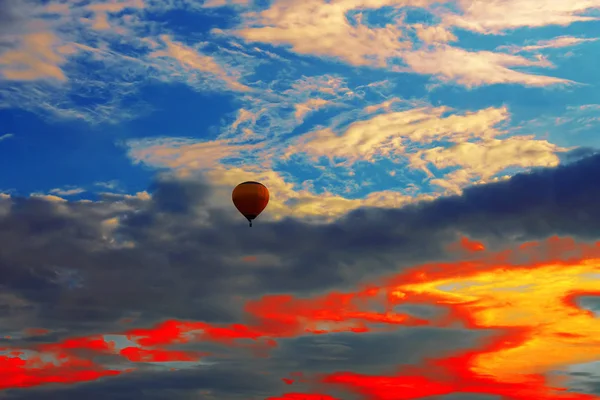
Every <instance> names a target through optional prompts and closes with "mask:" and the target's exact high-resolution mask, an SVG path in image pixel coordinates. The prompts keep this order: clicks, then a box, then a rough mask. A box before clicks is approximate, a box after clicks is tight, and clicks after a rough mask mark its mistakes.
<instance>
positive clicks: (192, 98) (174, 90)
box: [111, 83, 237, 140]
mask: <svg viewBox="0 0 600 400" xmlns="http://www.w3.org/2000/svg"><path fill="white" fill-rule="evenodd" d="M139 96H140V97H141V98H143V99H144V100H145V101H146V102H147V103H148V104H149V106H150V107H151V108H152V113H151V114H149V115H147V116H145V117H144V118H140V119H135V120H132V121H124V122H122V123H120V124H119V125H117V126H115V127H114V128H111V130H112V131H113V132H114V133H115V134H116V135H117V136H118V137H119V138H121V139H122V140H130V139H142V138H153V137H164V136H174V137H186V138H194V139H203V140H207V139H212V138H214V137H215V136H217V135H218V133H219V129H220V126H221V124H222V121H223V118H224V117H225V115H227V114H229V113H233V112H234V111H236V110H237V107H236V105H235V104H233V102H232V100H233V95H232V94H228V93H215V92H204V93H202V92H198V91H195V90H194V89H192V88H191V87H189V86H187V85H185V84H179V83H171V84H164V83H156V84H151V85H147V86H145V87H143V88H141V89H140V91H139Z"/></svg>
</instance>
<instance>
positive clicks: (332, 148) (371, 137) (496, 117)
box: [285, 107, 509, 163]
mask: <svg viewBox="0 0 600 400" xmlns="http://www.w3.org/2000/svg"><path fill="white" fill-rule="evenodd" d="M448 111H449V109H448V108H446V107H437V108H433V107H422V108H415V109H410V110H407V111H398V112H391V113H387V114H380V115H377V116H375V117H373V118H371V119H368V120H365V121H358V122H354V123H352V124H350V126H349V127H348V128H347V129H346V130H345V132H343V133H342V134H339V135H338V134H336V133H335V132H333V131H332V130H331V129H330V128H326V129H322V130H319V131H315V132H311V133H308V134H306V135H303V136H302V137H301V138H299V139H297V140H296V141H295V143H294V144H292V145H291V146H289V147H288V148H287V149H286V151H285V157H289V156H290V155H292V154H297V153H305V154H307V155H308V156H309V157H311V158H312V159H318V158H320V157H328V158H330V159H333V158H334V157H339V158H343V159H345V160H347V163H353V162H356V161H359V160H366V161H373V159H374V157H375V156H391V155H401V154H404V153H405V152H406V146H407V144H409V143H408V142H420V143H430V142H432V141H433V140H442V139H443V140H448V141H455V142H458V141H464V140H467V139H469V138H473V137H476V138H491V137H494V136H497V135H499V134H501V132H500V131H499V130H498V129H497V128H496V125H498V124H499V123H501V122H504V121H506V120H508V118H509V113H508V110H507V109H506V108H487V109H484V110H480V111H477V112H469V113H465V114H464V115H450V116H447V117H444V116H443V114H444V113H446V112H448Z"/></svg>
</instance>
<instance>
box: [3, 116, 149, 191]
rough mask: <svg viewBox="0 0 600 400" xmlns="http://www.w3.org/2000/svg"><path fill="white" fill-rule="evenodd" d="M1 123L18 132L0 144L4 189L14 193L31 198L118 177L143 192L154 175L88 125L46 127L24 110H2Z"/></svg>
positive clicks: (106, 135)
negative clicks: (55, 190)
mask: <svg viewBox="0 0 600 400" xmlns="http://www.w3.org/2000/svg"><path fill="white" fill-rule="evenodd" d="M0 124H1V125H2V126H4V127H6V128H8V129H9V130H10V131H11V132H13V133H14V137H12V138H11V139H10V140H5V141H2V143H0V170H2V171H4V173H2V174H0V190H2V191H5V190H10V189H14V191H13V193H14V194H15V195H23V196H27V195H29V194H31V193H40V192H41V193H49V192H50V190H52V189H55V188H62V187H66V186H76V187H84V188H86V187H91V186H93V184H94V182H98V181H111V180H117V181H119V182H123V184H124V185H125V186H126V188H127V189H129V190H131V191H132V192H136V191H141V190H145V189H146V188H147V186H148V184H149V183H150V181H151V179H152V177H153V175H154V172H152V171H148V170H145V169H143V168H141V167H140V166H135V165H132V164H131V160H130V159H129V158H128V157H127V154H126V149H125V148H123V147H121V146H118V145H116V144H115V137H114V136H113V135H111V134H108V132H96V131H94V129H93V128H90V127H89V125H87V124H84V123H78V122H62V123H58V122H56V123H54V124H51V125H48V124H46V123H45V121H43V120H42V119H40V117H39V116H36V115H34V114H31V113H28V112H25V111H20V110H19V111H15V110H0Z"/></svg>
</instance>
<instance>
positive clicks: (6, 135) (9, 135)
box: [0, 133, 15, 142]
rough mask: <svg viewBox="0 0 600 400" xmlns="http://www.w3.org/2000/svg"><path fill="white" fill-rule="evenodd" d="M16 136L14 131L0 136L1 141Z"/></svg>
mask: <svg viewBox="0 0 600 400" xmlns="http://www.w3.org/2000/svg"><path fill="white" fill-rule="evenodd" d="M14 136H15V135H14V134H12V133H6V134H4V135H2V136H0V142H1V141H3V140H7V139H10V138H12V137H14Z"/></svg>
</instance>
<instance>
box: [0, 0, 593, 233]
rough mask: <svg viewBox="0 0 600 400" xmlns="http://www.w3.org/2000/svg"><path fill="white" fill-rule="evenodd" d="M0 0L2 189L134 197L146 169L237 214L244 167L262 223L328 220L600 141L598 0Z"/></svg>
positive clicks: (147, 185) (146, 197)
mask: <svg viewBox="0 0 600 400" xmlns="http://www.w3.org/2000/svg"><path fill="white" fill-rule="evenodd" d="M0 12H2V13H3V15H5V17H2V18H4V19H1V18H0V25H2V27H0V170H1V171H2V173H0V194H4V195H5V196H4V197H7V196H11V197H12V198H29V197H35V198H40V197H41V198H43V199H46V200H48V201H51V202H65V204H69V206H73V207H79V206H82V207H83V206H84V205H85V204H89V203H87V202H86V201H91V202H92V203H93V204H96V203H97V202H98V200H101V199H106V198H108V197H110V196H112V197H110V198H112V199H119V201H122V204H128V205H127V207H129V205H131V204H135V206H136V207H137V206H138V205H139V204H138V203H137V202H141V203H140V204H142V205H143V204H146V203H147V202H149V201H151V200H150V199H152V196H153V195H154V194H153V192H152V190H153V189H152V188H154V187H155V186H153V185H155V184H156V181H157V178H160V177H163V178H164V177H169V179H180V180H182V181H184V182H187V181H186V180H190V179H191V180H192V181H194V180H195V179H198V180H202V181H203V182H206V183H207V184H208V185H209V186H210V187H211V188H212V191H211V194H210V195H208V196H207V198H206V199H205V201H206V204H208V206H207V207H209V208H211V209H217V210H220V211H219V212H223V213H225V214H227V215H229V214H232V215H235V217H237V214H235V210H234V209H233V207H232V206H231V204H230V196H231V189H232V188H233V187H234V186H235V185H236V184H237V183H239V182H242V181H245V180H258V181H261V182H263V183H264V184H265V185H266V186H267V187H268V188H269V191H270V193H271V200H270V203H269V206H268V208H267V209H266V210H265V212H264V213H263V214H262V215H261V216H260V220H261V221H264V222H265V223H275V222H277V221H282V220H284V219H285V218H286V217H290V216H293V217H294V218H296V219H297V220H298V221H300V222H302V223H307V224H311V223H313V222H321V223H335V221H338V220H339V219H340V218H343V217H344V216H345V215H346V214H347V213H349V212H351V211H353V210H357V209H360V208H361V207H376V208H401V207H404V206H407V205H411V204H417V203H419V202H421V201H433V200H435V199H444V198H446V197H448V196H453V195H458V196H461V195H463V194H464V190H465V189H466V188H468V187H470V186H472V185H487V184H491V183H494V182H500V181H505V180H508V179H510V178H511V177H512V176H514V175H516V174H520V173H526V172H530V171H533V170H537V169H539V168H555V167H557V166H559V165H560V164H565V163H572V162H574V161H576V160H577V157H576V156H573V155H577V154H588V153H578V152H577V151H583V150H585V149H590V148H591V149H596V148H598V147H600V139H599V136H598V134H597V132H598V127H599V126H600V77H599V75H598V73H597V61H598V54H600V41H599V40H598V38H600V24H599V23H598V21H597V18H598V17H600V0H588V1H584V2H567V1H565V2H563V3H560V2H556V1H552V0H537V1H529V0H490V1H487V2H485V4H484V2H478V1H476V0H444V1H434V0H423V1H411V0H335V1H325V0H306V1H296V0H270V1H266V0H264V1H258V0H256V1H253V0H206V1H193V0H169V1H162V0H89V1H61V0H48V1H38V0H27V1H17V0H9V1H5V2H2V3H0ZM107 196H108V197H107ZM4 197H2V198H4ZM145 202H146V203H145ZM130 203H131V204H130ZM123 207H125V206H123ZM132 207H133V206H132ZM102 215H104V214H102ZM107 221H112V220H107ZM106 224H108V225H110V226H112V225H115V224H116V223H112V222H105V225H106ZM108 225H107V226H108ZM103 226H104V225H103ZM550 233H552V232H550ZM554 233H557V232H554Z"/></svg>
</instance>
